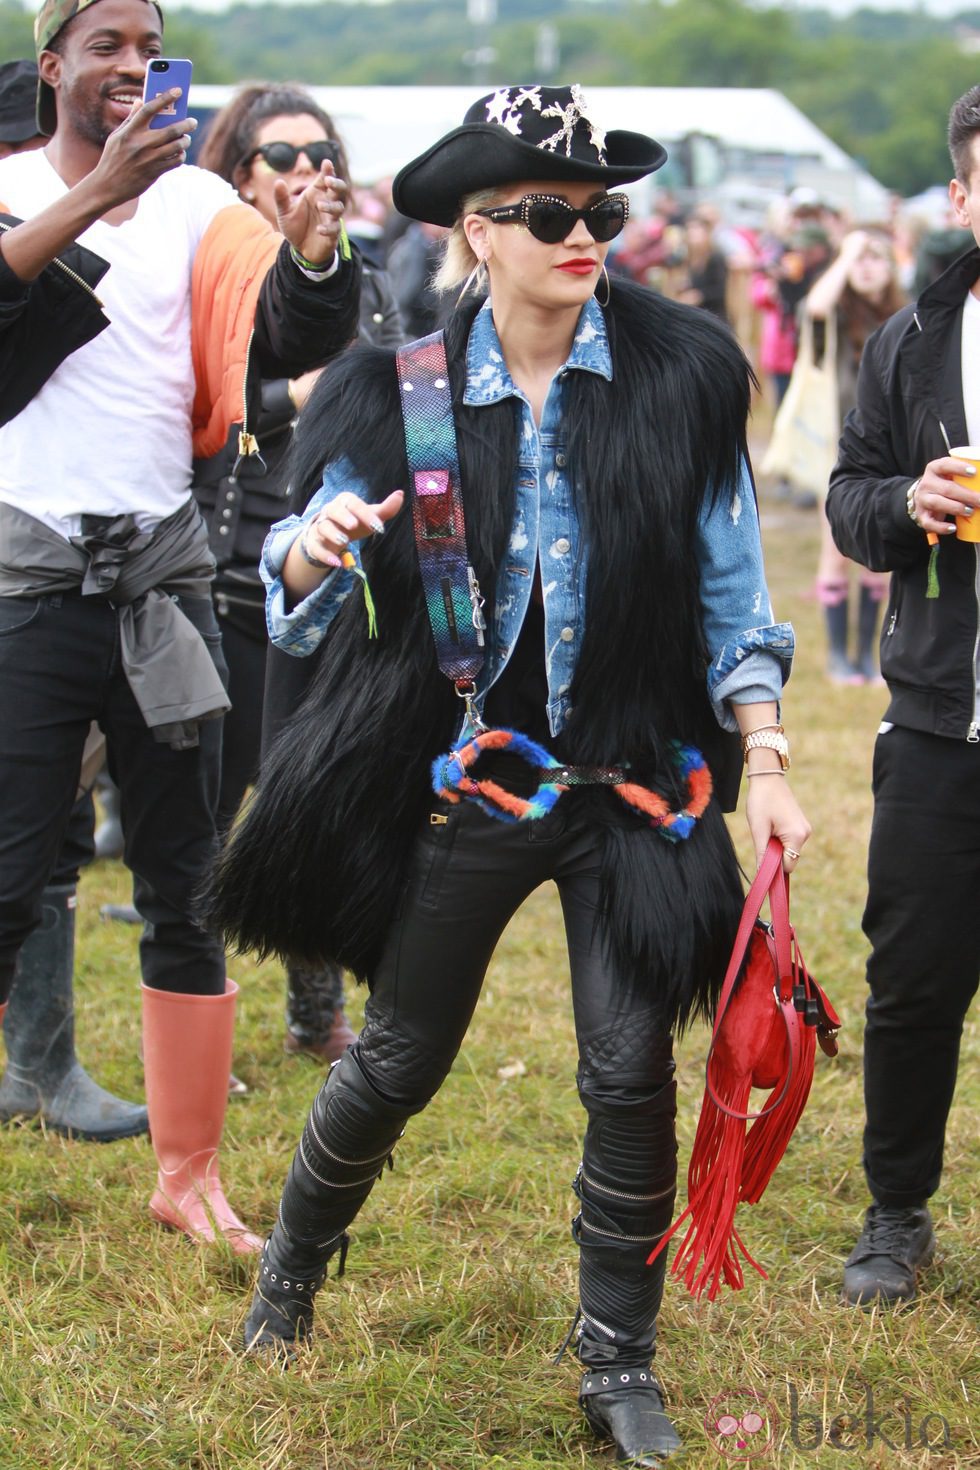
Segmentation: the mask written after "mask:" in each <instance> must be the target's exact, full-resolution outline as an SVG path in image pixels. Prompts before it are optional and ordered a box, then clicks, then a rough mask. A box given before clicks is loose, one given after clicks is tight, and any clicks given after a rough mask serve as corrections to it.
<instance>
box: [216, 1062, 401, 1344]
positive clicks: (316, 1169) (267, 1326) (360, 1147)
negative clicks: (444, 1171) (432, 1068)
mask: <svg viewBox="0 0 980 1470" xmlns="http://www.w3.org/2000/svg"><path fill="white" fill-rule="evenodd" d="M406 1122H407V1114H406V1112H405V1110H404V1109H403V1108H397V1107H395V1106H394V1105H393V1104H392V1103H389V1102H386V1101H385V1100H384V1098H382V1097H381V1096H380V1095H379V1094H378V1093H377V1092H375V1090H374V1088H373V1087H372V1086H371V1084H370V1083H369V1082H368V1080H367V1078H366V1077H365V1076H364V1073H363V1072H362V1071H361V1068H360V1065H359V1063H358V1061H357V1058H356V1056H355V1054H354V1053H353V1052H351V1051H348V1052H346V1053H345V1054H344V1056H343V1057H342V1058H341V1060H340V1061H339V1062H336V1063H335V1064H334V1065H333V1067H331V1069H330V1072H329V1074H328V1076H327V1080H326V1081H325V1082H324V1084H323V1086H322V1087H321V1088H320V1091H319V1092H318V1093H317V1095H316V1098H315V1100H314V1103H313V1107H312V1108H311V1109H310V1115H309V1117H308V1118H307V1120H306V1127H305V1128H304V1129H303V1135H302V1137H301V1139H300V1142H299V1147H298V1148H297V1150H296V1153H295V1154H294V1155H293V1161H292V1164H291V1165H290V1168H289V1174H288V1176H287V1178H286V1185H285V1188H284V1189H283V1192H282V1201H281V1203H280V1205H279V1218H278V1220H277V1222H276V1227H275V1229H274V1230H273V1232H272V1234H271V1235H270V1237H269V1239H268V1240H267V1242H266V1245H265V1249H264V1250H263V1252H262V1266H261V1272H260V1276H259V1281H258V1284H257V1286H256V1291H255V1295H254V1297H253V1299H252V1306H251V1309H250V1311H249V1314H248V1318H247V1320H246V1323H245V1349H246V1351H248V1352H250V1351H253V1350H257V1349H271V1350H273V1351H274V1352H277V1353H280V1354H283V1355H285V1356H289V1355H290V1354H291V1353H292V1352H293V1351H294V1350H295V1347H296V1344H297V1343H298V1342H301V1341H302V1340H303V1339H305V1338H306V1337H308V1336H309V1333H310V1327H311V1323H312V1318H313V1298H314V1296H315V1295H316V1292H317V1291H318V1290H319V1288H320V1286H321V1285H322V1283H323V1280H324V1276H325V1274H326V1266H327V1262H328V1261H329V1259H330V1257H331V1256H332V1255H333V1254H334V1253H335V1252H336V1251H337V1250H339V1251H340V1252H341V1258H340V1268H341V1269H340V1272H338V1274H341V1273H342V1271H343V1265H344V1261H345V1259H346V1255H347V1235H346V1230H347V1226H348V1225H349V1224H350V1223H351V1221H352V1220H353V1219H354V1217H355V1215H356V1214H357V1213H358V1211H359V1210H360V1208H361V1206H362V1205H363V1203H364V1201H365V1200H366V1199H367V1197H368V1195H369V1194H370V1193H371V1190H372V1189H373V1187H374V1183H375V1180H377V1179H379V1178H380V1177H381V1173H382V1171H383V1169H384V1166H385V1164H386V1163H390V1161H391V1153H392V1150H393V1149H394V1147H395V1144H396V1143H397V1142H398V1140H399V1138H400V1137H401V1136H402V1133H403V1132H404V1128H405V1123H406Z"/></svg>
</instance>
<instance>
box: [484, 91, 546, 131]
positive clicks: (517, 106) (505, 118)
mask: <svg viewBox="0 0 980 1470" xmlns="http://www.w3.org/2000/svg"><path fill="white" fill-rule="evenodd" d="M528 104H530V105H531V107H533V108H534V110H535V112H540V111H541V88H540V87H501V88H500V89H499V91H496V92H494V94H493V96H492V97H491V98H490V99H489V101H488V102H487V122H492V123H497V124H498V125H499V126H500V127H502V128H506V129H507V131H508V133H513V135H514V137H515V138H519V137H520V136H521V122H522V116H521V115H522V113H523V111H524V108H525V107H526V106H528Z"/></svg>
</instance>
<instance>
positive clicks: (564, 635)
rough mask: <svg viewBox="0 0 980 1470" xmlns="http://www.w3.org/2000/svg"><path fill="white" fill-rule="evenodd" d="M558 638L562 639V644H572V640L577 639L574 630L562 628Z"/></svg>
mask: <svg viewBox="0 0 980 1470" xmlns="http://www.w3.org/2000/svg"><path fill="white" fill-rule="evenodd" d="M558 636H559V638H560V639H561V641H562V643H571V641H572V639H573V638H574V637H575V631H574V629H572V628H562V630H561V632H560V633H559V635H558Z"/></svg>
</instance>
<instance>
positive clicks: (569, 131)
mask: <svg viewBox="0 0 980 1470" xmlns="http://www.w3.org/2000/svg"><path fill="white" fill-rule="evenodd" d="M571 93H572V100H571V101H570V102H569V103H567V104H566V105H565V106H564V107H560V106H558V104H557V103H555V104H554V105H552V106H551V107H545V108H544V109H543V110H542V112H541V116H542V117H559V118H561V127H560V128H559V129H558V131H557V132H556V133H552V135H551V137H550V138H544V139H543V140H542V142H540V143H539V144H538V147H539V148H547V149H549V150H550V151H551V152H552V153H557V152H558V148H559V146H560V145H561V144H562V143H564V145H565V156H566V158H570V157H571V153H572V138H573V137H574V134H575V129H576V128H577V127H578V125H579V123H580V122H584V123H587V124H588V127H589V142H590V143H591V144H592V146H593V148H594V149H595V151H596V154H597V156H598V159H599V162H600V163H605V161H606V153H605V148H606V135H605V133H604V132H603V130H602V128H600V127H597V126H596V124H595V123H594V122H593V121H592V119H591V118H590V117H589V114H588V110H587V108H586V102H585V94H584V92H583V91H582V88H581V87H580V86H579V85H578V83H575V84H574V85H573V86H572V88H571Z"/></svg>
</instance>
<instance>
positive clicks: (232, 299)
mask: <svg viewBox="0 0 980 1470" xmlns="http://www.w3.org/2000/svg"><path fill="white" fill-rule="evenodd" d="M281 244H282V236H281V235H279V234H277V233H276V231H275V230H274V229H273V228H272V226H271V225H269V224H267V223H266V221H265V220H264V219H263V218H262V216H261V215H260V214H259V212H258V210H257V209H250V208H249V207H248V206H247V205H243V204H229V205H228V207H227V208H226V209H222V210H220V211H219V212H218V213H217V214H216V215H215V217H214V219H213V220H212V221H211V223H210V224H209V225H208V228H207V229H206V230H205V232H204V238H203V239H202V240H201V243H200V245H199V246H198V248H197V252H196V254H195V256H194V269H193V272H192V274H191V360H192V362H193V366H194V379H195V382H196V385H197V387H196V392H195V394H194V409H193V430H194V455H195V457H196V458H198V459H209V458H210V457H211V455H212V454H217V453H218V451H219V450H220V449H221V448H222V447H223V445H224V443H225V441H226V440H227V438H228V430H229V429H230V428H231V425H232V424H234V423H240V422H241V421H242V419H243V416H244V404H245V373H246V368H247V365H248V347H249V342H250V340H251V336H252V328H253V326H254V323H255V308H256V305H257V303H258V299H259V291H260V290H261V288H262V282H263V281H264V280H265V277H266V273H267V272H268V271H269V269H270V268H271V266H272V263H273V261H274V260H275V258H276V255H277V254H278V252H279V247H280V245H281Z"/></svg>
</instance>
